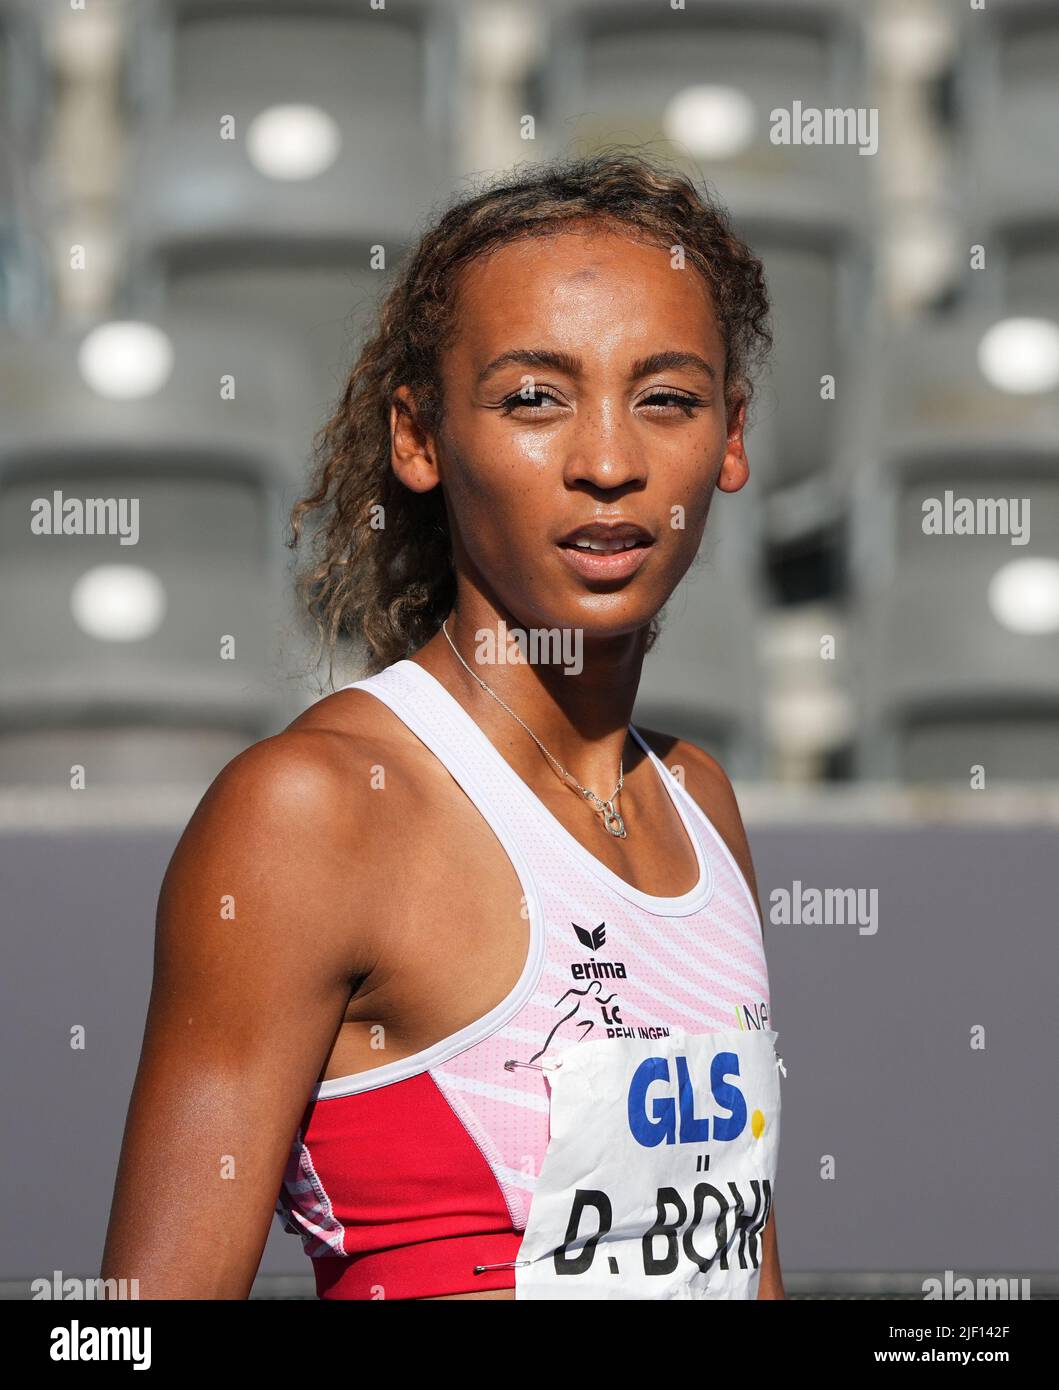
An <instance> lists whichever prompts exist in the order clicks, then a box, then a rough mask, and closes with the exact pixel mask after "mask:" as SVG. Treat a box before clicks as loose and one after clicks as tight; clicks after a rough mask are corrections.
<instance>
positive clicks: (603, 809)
mask: <svg viewBox="0 0 1059 1390" xmlns="http://www.w3.org/2000/svg"><path fill="white" fill-rule="evenodd" d="M441 630H442V632H443V633H444V634H445V637H446V638H447V640H448V644H449V646H450V647H451V648H452V650H453V652H454V653H455V655H456V660H457V661H458V662H459V663H460V665H461V666H462V667H463V668H464V670H465V671H466V672H467V673H468V674H469V675H471V676H473V677H474V679H475V680H476V681H477V682H478V684H479V685H480V686H481V687H482V689H483V690H484V691H485V692H486V694H487V695H492V697H493V699H494V700H495V701H496V702H497V704H498V705H502V706H503V708H504V709H506V710H507V712H508V714H510V715H511V718H512V719H516V720H518V722H519V723H520V724H521V725H522V727H523V728H524V729H525V730H526V732H527V734H529V736H530V738H531V739H532V740H533V742H534V743H535V744H536V745H537V747H538V748H539V749H540V750H541V752H542V753H543V754H544V756H545V757H546V758H547V759H548V760H549V762H551V763H552V764H553V765H554V766H555V767H556V768H557V769H558V771H559V773H560V775H561V776H562V777H564V778H565V779H566V780H567V782H572V783H573V784H574V786H575V787H576V788H577V790H578V791H579V792H580V793H581V795H582V796H583V797H584V798H585V800H586V801H590V802H591V803H592V805H593V806H594V807H595V808H596V810H597V811H598V812H599V814H600V815H601V816H602V817H603V828H604V829H605V830H606V831H607V833H608V834H610V835H613V836H614V837H615V838H616V839H619V840H624V839H626V838H627V835H628V832H627V831H626V829H625V821H624V819H623V818H622V815H621V812H620V811H619V810H618V809H617V808H616V807H615V805H614V802H615V801H616V800H617V797H618V793H619V792H620V791H621V789H622V787H623V786H624V785H625V767H624V762H623V760H619V762H618V785H617V786H616V787H615V788H614V792H613V795H612V796H611V797H610V799H609V800H608V801H604V800H603V798H602V797H599V796H597V795H596V793H595V792H594V791H591V790H590V789H589V788H588V787H583V786H582V785H581V783H580V782H579V781H578V780H577V778H576V777H575V776H574V775H573V773H572V772H567V770H566V768H565V767H563V765H562V763H561V762H559V760H558V759H557V758H553V757H552V755H551V754H550V753H549V752H548V750H547V748H545V746H544V744H543V743H541V741H540V739H539V738H538V737H537V735H536V734H535V733H534V732H533V730H532V729H531V728H530V726H529V725H528V724H527V723H526V721H525V720H524V719H519V717H518V715H517V714H516V713H515V711H514V710H513V709H512V708H511V706H510V705H505V704H504V701H503V700H501V698H500V696H499V695H498V694H497V693H496V691H495V690H490V689H489V687H488V686H487V685H486V683H485V681H484V680H482V678H481V676H480V675H479V674H478V673H477V671H472V670H471V668H470V667H469V666H468V665H467V663H466V661H464V659H463V657H462V656H460V654H459V652H458V651H456V644H455V642H453V640H452V638H451V637H449V629H448V619H447V618H446V619H445V621H444V622H443V623H442V624H441Z"/></svg>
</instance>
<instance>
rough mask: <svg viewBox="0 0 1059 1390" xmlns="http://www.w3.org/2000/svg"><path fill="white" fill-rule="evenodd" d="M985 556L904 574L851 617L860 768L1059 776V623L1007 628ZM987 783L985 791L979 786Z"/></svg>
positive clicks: (881, 773) (942, 778)
mask: <svg viewBox="0 0 1059 1390" xmlns="http://www.w3.org/2000/svg"><path fill="white" fill-rule="evenodd" d="M995 569H996V565H995V563H994V562H993V561H991V560H990V559H989V558H988V557H985V556H982V557H977V556H976V557H974V558H973V559H972V558H966V559H963V560H961V562H960V564H959V565H958V566H956V565H949V566H948V567H942V566H939V567H938V569H937V570H936V571H934V572H932V573H931V575H930V577H929V582H928V581H927V580H926V579H925V577H924V575H923V574H922V573H915V572H911V571H910V572H908V573H906V574H902V575H901V576H900V577H899V578H898V579H897V580H896V581H895V582H894V584H893V585H891V586H889V587H888V588H886V589H884V590H881V591H880V592H878V593H877V594H876V595H874V596H873V597H872V598H871V599H870V600H868V601H866V602H865V603H864V605H863V606H862V607H861V610H860V612H859V614H858V616H857V619H856V623H855V629H854V630H855V633H856V637H857V646H858V652H859V670H858V685H859V694H860V706H861V712H862V718H863V724H862V732H861V737H860V743H859V771H860V772H861V774H862V775H863V776H867V777H871V778H881V779H886V780H889V779H898V780H900V781H905V782H947V783H950V784H958V785H961V786H963V787H967V788H969V787H970V779H971V769H972V767H974V766H976V765H981V766H983V767H984V769H985V776H986V786H987V787H988V786H989V785H990V783H991V782H993V783H995V782H1004V781H1056V780H1059V635H1057V634H1055V633H1050V634H1040V635H1028V634H1024V633H1016V632H1011V631H1008V630H1007V629H1006V628H1005V627H1003V626H1001V624H1000V623H999V622H997V620H996V618H995V617H994V616H993V614H992V612H991V611H990V608H989V604H988V599H987V595H988V586H989V581H990V579H991V577H992V575H993V573H994V572H995ZM982 794H985V793H982Z"/></svg>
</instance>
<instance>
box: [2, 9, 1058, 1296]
mask: <svg viewBox="0 0 1059 1390" xmlns="http://www.w3.org/2000/svg"><path fill="white" fill-rule="evenodd" d="M1057 73H1059V0H987V3H985V4H982V3H975V0H877V2H875V3H873V2H872V0H864V3H856V0H737V2H735V0H732V2H730V0H686V3H684V4H680V3H679V0H675V3H673V4H671V3H670V0H605V2H601V0H554V2H549V0H386V3H385V4H384V5H380V6H379V7H376V6H375V5H373V4H372V3H370V0H245V2H244V0H126V2H125V3H122V2H121V0H109V2H108V0H84V3H83V4H82V3H80V0H25V3H22V2H21V0H0V132H2V137H0V902H2V903H3V911H4V918H5V920H4V945H5V958H6V961H5V966H6V968H5V970H4V982H3V995H2V1004H3V1014H2V1018H0V1040H2V1044H3V1046H4V1050H5V1055H6V1056H7V1058H8V1060H9V1063H10V1065H9V1067H8V1068H7V1069H6V1070H7V1075H6V1076H5V1079H4V1083H3V1084H4V1086H5V1088H6V1094H5V1100H6V1105H5V1107H4V1113H5V1115H6V1116H7V1117H8V1120H9V1123H10V1124H11V1125H12V1128H13V1133H12V1138H15V1137H17V1141H18V1142H17V1145H16V1144H15V1143H14V1142H9V1143H8V1145H6V1146H5V1158H4V1165H5V1172H4V1177H5V1183H4V1189H5V1197H4V1204H3V1205H4V1239H3V1243H2V1247H0V1261H2V1263H0V1281H3V1289H4V1290H5V1291H6V1292H7V1294H8V1296H11V1297H26V1296H28V1294H27V1289H28V1281H29V1279H31V1278H34V1277H40V1276H46V1277H50V1276H51V1272H52V1271H53V1270H54V1269H60V1270H62V1271H64V1272H65V1273H66V1274H70V1275H80V1276H84V1275H91V1274H94V1273H96V1272H97V1269H98V1259H99V1254H100V1252H101V1249H102V1240H103V1232H104V1229H105V1224H106V1219H107V1213H108V1208H109V1201H110V1192H111V1186H112V1183H113V1175H114V1166H115V1163H116V1159H117V1152H118V1147H119V1144H120V1139H121V1127H122V1124H123V1122H124V1113H125V1107H126V1105H127V1103H128V1095H129V1090H130V1087H131V1082H132V1077H133V1074H134V1071H135V1066H136V1061H137V1057H138V1049H139V1041H140V1033H141V1030H142V1025H143V1017H144V1013H145V1009H146V1003H147V993H148V990H149V982H150V970H151V950H152V942H153V938H152V932H153V914H154V905H155V899H156V896H157V891H158V886H159V884H160V881H161V877H162V874H163V873H164V870H165V865H166V862H167V860H168V857H169V855H170V854H171V852H172V849H173V846H174V845H175V843H176V840H177V838H178V837H179V834H180V832H181V830H182V828H183V826H184V824H185V823H186V821H187V818H188V816H189V815H190V814H191V812H192V810H193V809H194V806H195V804H196V802H197V800H198V798H199V797H200V796H201V794H202V792H203V791H204V790H205V788H206V786H207V785H208V784H209V782H210V781H211V780H212V779H213V777H214V776H215V775H216V774H217V772H218V771H219V770H220V769H221V767H223V766H224V764H225V763H226V762H227V761H228V760H229V759H230V758H231V757H233V756H234V755H235V754H236V753H237V752H238V751H240V749H242V748H244V747H246V746H247V745H248V744H249V743H252V742H254V741H255V740H257V739H259V738H262V737H264V736H266V735H268V734H271V733H274V732H277V731H278V730H280V729H281V728H283V727H284V725H285V724H286V723H288V722H289V721H290V719H292V718H293V717H295V715H296V714H297V713H299V712H300V710H302V709H304V708H305V707H306V705H308V704H309V703H311V702H312V701H313V700H314V699H316V698H318V696H319V694H320V693H321V689H320V686H319V684H318V683H317V682H316V680H315V677H314V675H313V673H312V640H311V634H310V633H309V631H308V630H307V628H306V625H305V623H304V622H303V621H302V619H301V615H300V614H299V612H298V608H297V604H296V601H295V594H294V588H293V571H292V559H291V556H290V553H289V552H288V550H287V549H286V547H285V545H284V539H285V532H286V518H287V514H288V512H289V509H290V506H291V504H292V502H293V501H294V500H295V499H296V498H297V497H298V496H300V495H301V493H302V492H303V491H304V490H305V487H304V484H305V481H306V477H307V468H308V461H309V457H310V450H311V440H312V435H313V433H314V431H315V430H317V429H318V428H319V427H320V426H321V425H322V424H323V423H324V421H325V419H326V418H327V415H328V413H329V410H330V407H331V406H332V405H333V403H334V401H335V399H336V397H337V396H338V395H339V394H340V392H341V390H342V387H343V384H344V381H345V377H346V374H347V373H348V371H349V369H350V367H351V365H352V363H353V360H354V357H355V354H356V350H357V345H358V343H359V341H360V339H361V337H362V335H363V334H364V333H365V332H366V330H367V329H368V328H369V327H370V325H371V318H372V313H373V308H374V306H375V305H376V303H377V301H378V300H379V298H380V297H381V296H382V295H383V294H384V293H385V291H386V289H387V287H388V285H389V284H390V283H391V279H392V276H393V275H394V273H395V272H396V270H397V268H398V267H399V265H400V262H401V257H402V255H403V253H404V252H405V251H406V250H407V249H408V248H409V247H410V246H411V245H413V244H414V241H415V239H416V236H417V232H418V231H419V230H420V229H422V227H424V226H425V225H427V224H428V223H429V221H430V220H431V219H432V217H433V216H434V215H435V214H436V213H437V212H438V211H439V210H440V209H441V208H442V207H443V206H444V205H445V203H446V202H447V201H448V200H449V199H451V198H452V197H453V196H454V195H458V194H459V193H461V192H463V191H466V190H468V189H470V188H471V187H472V186H473V183H474V180H475V178H476V177H480V176H483V175H488V174H491V173H493V172H496V171H501V170H503V169H506V168H509V167H511V166H513V165H515V164H518V163H520V162H523V161H539V160H544V159H547V158H549V157H551V156H554V155H566V154H572V153H578V152H586V151H589V150H592V149H595V148H599V147H601V146H610V145H613V144H614V143H616V142H618V143H622V144H624V145H635V146H637V147H639V148H642V149H643V150H644V152H645V153H647V154H648V155H650V154H652V153H653V154H656V155H659V156H662V157H665V158H667V159H670V160H676V161H677V162H679V163H680V164H681V165H682V166H683V167H685V168H686V169H688V170H690V171H693V172H694V173H695V174H696V175H697V176H699V177H700V178H705V179H706V180H707V181H708V182H709V184H710V187H711V189H712V190H713V191H714V192H715V193H716V194H717V196H718V197H719V198H720V199H721V201H722V202H723V203H725V204H726V205H727V207H728V208H729V209H730V211H731V213H732V216H733V218H734V221H735V223H736V226H737V229H738V230H739V231H740V233H741V234H742V235H743V236H744V237H745V238H746V239H747V240H748V241H749V242H750V244H751V245H752V247H753V248H754V249H755V251H756V252H757V254H758V255H760V256H761V257H762V258H763V260H764V263H765V269H766V274H767V277H768V281H769V285H770V290H771V296H772V301H773V322H774V330H775V335H776V347H775V352H774V355H773V361H772V365H771V369H770V370H769V371H768V373H767V374H766V375H765V376H764V377H763V378H762V379H761V381H760V382H759V386H758V397H757V402H756V406H755V412H754V417H753V425H752V429H751V432H750V435H749V441H748V445H749V449H748V452H749V457H750V462H751V473H752V480H751V483H750V484H749V485H748V487H747V488H746V489H744V490H743V491H742V492H740V493H738V494H735V495H734V496H721V495H718V498H717V501H716V503H715V505H714V511H713V513H712V514H711V519H710V525H709V527H708V528H707V536H706V540H705V542H704V545H703V552H702V558H701V562H700V563H698V564H697V565H696V566H695V567H694V569H693V571H692V573H691V574H690V575H689V576H688V578H687V580H686V581H685V582H684V583H683V584H682V585H681V586H680V588H679V589H678V591H677V592H676V594H675V595H674V597H673V599H672V600H671V602H670V604H669V606H668V610H667V621H666V624H665V627H664V630H663V635H662V637H661V639H660V641H659V643H658V646H657V648H656V649H655V651H654V652H653V653H652V654H651V656H650V657H649V658H648V661H647V663H646V666H645V672H644V681H643V685H642V688H641V695H640V700H639V702H638V704H637V711H636V718H637V719H638V720H639V721H641V722H643V723H644V724H646V725H648V726H652V727H660V728H663V729H667V730H669V731H671V732H673V733H676V734H680V735H683V736H686V737H690V738H693V739H695V740H696V741H699V742H701V743H703V744H704V745H705V746H707V747H709V748H710V749H712V750H713V751H714V752H715V753H716V754H717V756H718V757H720V759H721V761H722V762H723V763H724V765H725V767H726V768H727V769H728V771H729V773H730V774H731V775H732V776H733V778H734V780H735V782H736V786H737V791H738V792H739V796H740V804H741V806H742V807H743V811H744V817H745V819H746V821H747V825H748V829H749V832H750V838H751V845H752V848H753V851H754V855H755V861H756V863H757V866H758V877H759V880H760V884H761V890H762V897H763V902H764V908H765V914H766V947H767V950H768V954H769V963H770V972H771V975H772V992H773V998H774V1005H775V1020H774V1023H775V1026H776V1027H777V1028H778V1030H779V1032H780V1048H781V1051H783V1055H784V1057H785V1058H786V1059H787V1061H788V1066H789V1071H790V1077H789V1080H788V1081H786V1082H785V1083H784V1084H785V1087H786V1090H785V1097H784V1105H785V1112H784V1141H783V1150H782V1154H781V1164H780V1184H779V1186H778V1189H777V1213H778V1222H779V1231H780V1249H781V1255H782V1257H783V1262H784V1267H785V1269H786V1270H787V1272H788V1288H789V1290H791V1291H792V1292H794V1293H796V1294H802V1295H805V1296H824V1295H828V1294H832V1295H833V1294H835V1293H845V1294H849V1295H851V1296H858V1295H859V1296H865V1295H875V1296H879V1295H885V1296H894V1297H899V1296H905V1297H921V1296H922V1283H923V1279H924V1278H925V1277H927V1276H928V1275H936V1276H937V1277H943V1276H944V1272H945V1271H946V1270H954V1271H956V1272H957V1273H960V1272H962V1273H964V1274H972V1273H974V1272H976V1271H982V1272H986V1273H992V1274H995V1275H999V1274H1005V1273H1010V1274H1011V1275H1013V1276H1018V1277H1030V1276H1032V1279H1033V1288H1034V1294H1035V1296H1047V1295H1048V1293H1049V1292H1051V1293H1052V1294H1053V1295H1054V1292H1055V1290H1056V1287H1057V1282H1056V1276H1055V1269H1056V1265H1057V1257H1056V1237H1057V1236H1059V1219H1057V1218H1056V1216H1055V1214H1054V1211H1052V1209H1051V1204H1050V1203H1049V1201H1048V1196H1047V1193H1048V1188H1047V1185H1046V1178H1047V1177H1048V1176H1049V1175H1050V1174H1051V1173H1053V1172H1054V1171H1055V1169H1056V1164H1057V1162H1059V1122H1057V1120H1056V1116H1055V1108H1054V1104H1048V1103H1046V1102H1047V1101H1048V1100H1049V1099H1050V1098H1052V1097H1054V1079H1053V1072H1054V1065H1053V1064H1054V1057H1055V1041H1054V1031H1053V1027H1052V1020H1053V1019H1054V998H1053V994H1054V980H1055V978H1056V973H1057V969H1056V968H1057V966H1059V950H1057V946H1056V928H1057V926H1059V921H1057V916H1059V914H1057V912H1056V897H1055V890H1054V865H1055V862H1056V851H1057V849H1059V842H1057V833H1056V832H1057V827H1059V454H1057V447H1059V445H1057V441H1059V435H1057V432H1056V421H1057V416H1059V180H1057V179H1056V174H1055V171H1056V167H1057V154H1059V137H1057V132H1059V82H1057V81H1056V75H1057ZM777 108H780V109H784V110H787V111H791V112H795V111H805V110H812V111H820V112H823V111H829V110H832V111H833V110H843V111H849V112H851V113H854V114H859V118H860V120H861V127H860V128H861V131H862V133H863V134H864V136H865V138H864V139H862V140H861V141H860V142H859V143H846V144H840V143H828V144H811V143H788V144H781V143H774V142H773V140H772V139H771V138H770V135H771V132H772V130H773V128H774V122H773V119H772V114H771V113H772V112H773V111H774V110H775V109H777ZM873 113H874V114H873ZM852 128H853V127H851V129H852ZM871 131H874V132H875V134H874V137H873V138H871V139H869V138H867V137H868V134H869V132H871ZM88 498H96V499H104V500H106V499H110V501H109V503H108V506H107V507H105V508H103V509H102V510H101V511H100V512H99V513H98V515H97V514H95V513H93V512H92V511H91V509H89V511H88V512H85V511H84V509H83V507H81V510H80V511H79V507H80V505H81V503H83V501H84V499H88ZM71 499H72V501H71ZM946 499H947V500H946ZM133 501H135V504H136V505H135V506H133V505H132V502H133ZM934 502H936V503H937V506H938V507H939V508H940V513H939V514H940V515H941V516H942V518H943V525H942V533H941V534H928V533H926V532H925V530H924V522H923V517H924V504H927V505H928V506H929V505H933V504H934ZM961 508H962V510H963V513H967V512H968V509H969V512H970V513H973V514H974V515H975V516H976V517H977V518H978V521H979V524H978V525H977V533H975V534H961V533H960V525H959V522H958V521H957V520H954V518H955V517H956V514H957V513H958V512H960V511H961ZM93 516H95V517H96V519H97V520H98V518H99V517H104V516H105V517H106V519H107V524H106V527H105V528H102V529H105V531H106V533H105V534H98V533H93V529H94V528H93ZM983 517H991V518H992V519H993V522H994V523H998V524H993V525H986V524H984V523H983V522H982V518H983ZM945 518H948V521H947V523H946V522H945V520H944V519H945ZM1005 523H1011V524H1005ZM99 529H101V528H100V527H99V526H97V527H95V530H97V531H98V530H99ZM359 674H361V672H360V669H359V668H358V666H357V662H356V656H355V653H354V652H353V650H352V649H347V650H345V651H343V652H341V653H340V659H339V663H338V666H337V667H336V673H335V684H336V685H338V684H342V683H344V682H345V681H349V680H353V679H356V678H357V676H358V675H359ZM795 884H798V885H799V886H801V885H805V886H806V887H808V886H812V887H815V888H820V889H824V888H828V887H833V888H855V889H862V890H872V889H875V890H877V891H878V897H879V920H878V924H877V930H876V931H874V932H871V933H868V932H865V931H862V930H860V929H859V928H858V926H857V925H856V924H849V923H844V924H843V923H834V924H830V925H826V926H809V925H798V926H790V925H784V924H783V923H781V922H779V921H778V920H773V919H772V918H771V916H770V902H771V900H772V898H771V895H772V893H773V891H775V890H782V891H786V892H788V893H791V892H792V891H793V892H794V894H795V896H797V891H798V890H797V889H794V887H793V885H795ZM78 1029H83V1030H84V1032H83V1040H82V1042H75V1041H72V1036H73V1034H74V1033H75V1032H76V1031H77V1030H78ZM976 1029H980V1030H982V1036H984V1038H985V1043H984V1044H983V1045H977V1044H975V1045H973V1046H972V1044H971V1043H970V1042H969V1038H970V1036H971V1034H972V1031H973V1030H976ZM81 1036H82V1035H80V1034H78V1037H81ZM976 1036H977V1034H976ZM836 1043H840V1046H838V1047H836V1046H835V1044H836ZM14 1126H17V1130H15V1129H14ZM27 1146H28V1147H27ZM27 1153H29V1154H31V1155H32V1159H31V1161H29V1162H27V1157H26V1156H27ZM828 1157H830V1158H831V1160H832V1163H831V1164H827V1163H825V1159H826V1158H828ZM825 1169H828V1173H829V1175H827V1176H825V1173H824V1170H825ZM998 1188H999V1189H1000V1190H999V1191H998V1190H997V1189H998ZM307 1271H308V1265H307V1263H306V1262H305V1260H304V1258H303V1256H302V1255H301V1251H300V1247H299V1245H298V1243H297V1241H296V1240H295V1239H294V1238H293V1237H290V1236H285V1235H284V1234H283V1233H282V1232H281V1231H279V1230H278V1229H276V1230H274V1231H273V1234H272V1236H271V1237H270V1240H269V1245H268V1247H267V1250H266V1254H265V1259H264V1261H263V1263H262V1273H261V1276H260V1277H259V1280H258V1286H257V1290H256V1292H257V1293H258V1294H259V1295H260V1296H271V1297H276V1296H290V1297H297V1296H305V1294H306V1292H307V1290H308V1289H309V1288H310V1286H311V1275H310V1274H309V1273H308V1272H307Z"/></svg>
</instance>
